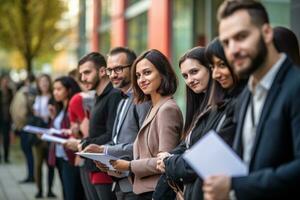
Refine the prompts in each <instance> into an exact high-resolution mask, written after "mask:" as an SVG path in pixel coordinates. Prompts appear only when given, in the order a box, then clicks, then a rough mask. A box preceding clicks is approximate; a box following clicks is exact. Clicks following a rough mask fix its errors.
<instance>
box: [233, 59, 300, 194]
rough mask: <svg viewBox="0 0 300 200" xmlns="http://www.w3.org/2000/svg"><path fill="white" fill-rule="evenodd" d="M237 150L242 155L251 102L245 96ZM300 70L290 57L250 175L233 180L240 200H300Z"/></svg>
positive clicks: (266, 110)
mask: <svg viewBox="0 0 300 200" xmlns="http://www.w3.org/2000/svg"><path fill="white" fill-rule="evenodd" d="M241 99H242V100H243V101H241V105H240V110H239V116H238V124H237V132H236V136H235V140H234V144H233V148H234V149H235V150H236V152H237V153H238V154H239V155H240V156H241V155H242V152H243V146H242V130H243V124H244V118H245V113H246V110H247V106H248V102H249V99H250V91H249V90H248V88H246V89H245V90H244V92H243V94H242V96H241ZM299 100H300V70H299V69H297V68H296V66H294V65H293V64H292V62H291V61H290V60H289V59H288V58H287V59H286V60H285V61H284V63H283V64H282V66H281V68H280V70H279V71H278V73H277V75H276V78H275V80H274V82H273V84H272V86H271V88H270V90H269V92H268V95H267V98H266V101H265V104H264V106H263V110H262V114H261V118H260V120H259V123H258V126H257V132H256V138H255V142H254V146H253V149H252V157H251V160H250V165H249V175H248V176H245V177H235V178H232V189H233V190H234V191H235V194H236V197H237V199H287V198H288V197H291V196H298V198H300V190H299V185H300V101H299Z"/></svg>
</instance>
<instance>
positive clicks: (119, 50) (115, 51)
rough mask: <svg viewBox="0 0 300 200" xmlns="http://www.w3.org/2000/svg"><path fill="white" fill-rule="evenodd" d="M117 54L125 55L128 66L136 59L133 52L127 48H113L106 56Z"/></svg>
mask: <svg viewBox="0 0 300 200" xmlns="http://www.w3.org/2000/svg"><path fill="white" fill-rule="evenodd" d="M119 53H125V54H126V57H127V62H128V64H132V63H133V62H134V61H135V59H136V54H135V52H134V51H133V50H131V49H129V48H128V47H115V48H112V49H111V50H110V51H109V53H108V56H112V55H116V54H119Z"/></svg>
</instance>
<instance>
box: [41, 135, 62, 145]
mask: <svg viewBox="0 0 300 200" xmlns="http://www.w3.org/2000/svg"><path fill="white" fill-rule="evenodd" d="M41 139H42V140H44V141H47V142H55V143H59V144H64V143H65V142H66V141H67V139H65V138H60V137H57V136H53V135H49V134H43V135H42V137H41Z"/></svg>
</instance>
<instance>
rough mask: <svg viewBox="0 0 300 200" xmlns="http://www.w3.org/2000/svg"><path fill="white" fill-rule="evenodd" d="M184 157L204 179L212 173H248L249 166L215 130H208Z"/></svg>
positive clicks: (235, 174)
mask: <svg viewBox="0 0 300 200" xmlns="http://www.w3.org/2000/svg"><path fill="white" fill-rule="evenodd" d="M183 158H184V159H185V160H186V161H187V162H188V163H189V164H190V166H191V167H192V168H193V169H194V170H195V171H196V172H197V174H198V175H199V176H201V177H202V178H203V179H205V178H207V177H208V176H212V175H228V176H231V177H233V176H245V175H247V174H248V167H247V166H246V165H245V164H244V163H243V161H242V160H241V159H240V158H239V157H238V155H237V154H236V153H235V152H234V151H233V150H232V149H231V148H230V147H229V146H228V145H227V144H226V143H225V142H224V141H223V139H222V138H221V137H220V136H218V135H217V133H216V132H214V131H210V132H208V133H207V134H206V135H205V136H204V137H203V138H202V139H201V140H199V141H198V142H197V143H196V144H195V145H194V146H193V147H192V148H191V149H190V150H189V151H187V152H186V153H184V155H183Z"/></svg>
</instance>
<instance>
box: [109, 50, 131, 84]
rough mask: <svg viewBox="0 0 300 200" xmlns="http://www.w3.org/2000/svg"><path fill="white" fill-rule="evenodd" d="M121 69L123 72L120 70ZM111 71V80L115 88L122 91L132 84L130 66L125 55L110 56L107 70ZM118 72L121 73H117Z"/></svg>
mask: <svg viewBox="0 0 300 200" xmlns="http://www.w3.org/2000/svg"><path fill="white" fill-rule="evenodd" d="M120 69H121V70H120ZM106 70H110V75H109V79H110V81H111V82H112V84H113V86H114V87H115V88H119V89H122V88H124V87H128V86H129V84H130V66H128V61H127V56H126V54H125V53H118V54H114V55H110V56H109V57H108V58H107V68H106ZM116 71H120V72H117V73H116Z"/></svg>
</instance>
